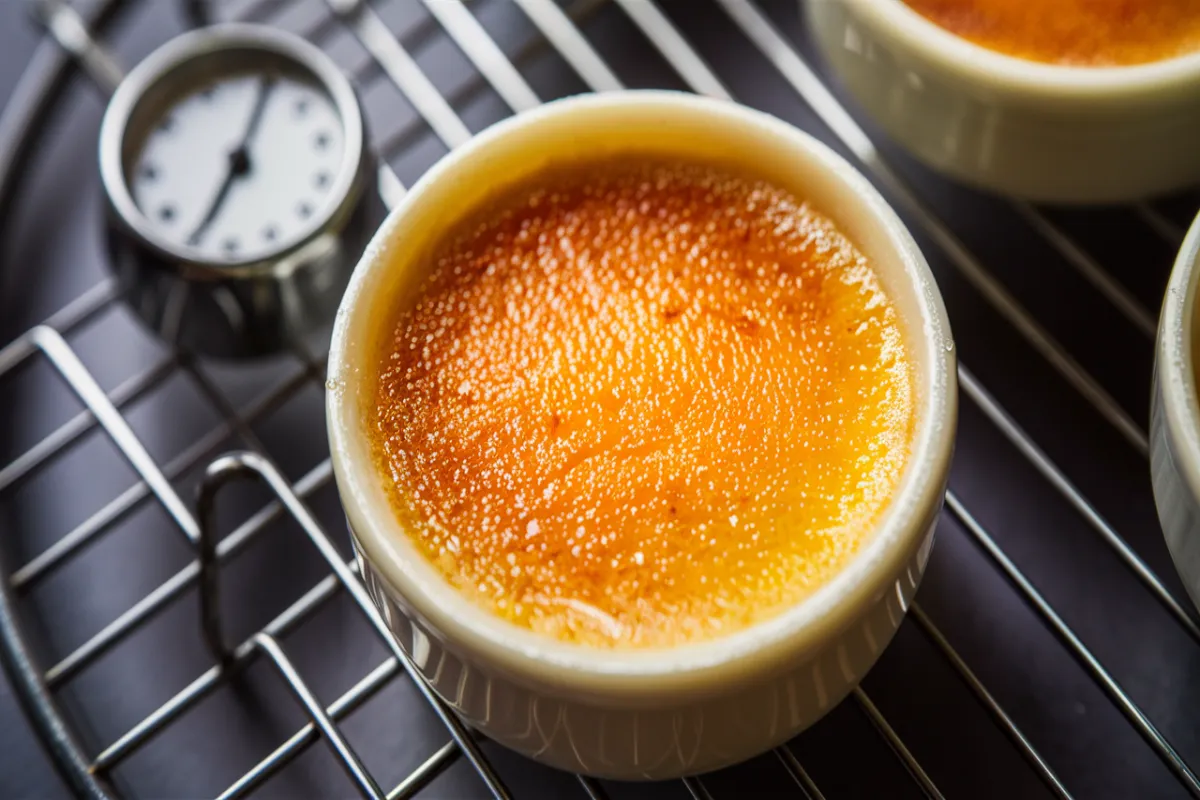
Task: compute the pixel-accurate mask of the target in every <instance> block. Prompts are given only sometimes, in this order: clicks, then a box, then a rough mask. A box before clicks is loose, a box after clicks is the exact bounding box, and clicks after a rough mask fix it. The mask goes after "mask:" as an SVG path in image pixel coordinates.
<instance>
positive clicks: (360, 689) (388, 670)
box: [217, 658, 458, 800]
mask: <svg viewBox="0 0 1200 800" xmlns="http://www.w3.org/2000/svg"><path fill="white" fill-rule="evenodd" d="M399 672H400V662H398V661H397V660H396V659H394V658H389V659H388V660H387V661H384V662H383V663H382V664H380V665H379V666H378V667H376V668H375V669H373V670H371V671H370V672H368V673H367V674H366V675H364V676H363V677H362V679H361V680H360V681H359V682H358V683H356V684H354V686H352V687H350V688H349V689H348V690H347V691H346V693H345V694H343V695H342V696H341V697H339V698H338V699H337V700H335V701H334V702H333V703H332V704H331V705H330V706H329V708H328V709H326V713H327V714H328V715H329V718H330V719H332V720H333V721H335V722H338V721H340V720H341V719H342V718H343V717H345V716H347V715H349V714H351V713H352V712H353V711H354V710H355V709H357V708H359V707H360V706H362V704H363V703H365V702H367V701H368V700H370V699H371V698H372V697H374V696H375V694H376V693H377V692H379V690H381V689H383V687H385V686H387V685H388V683H390V682H391V680H392V678H394V677H396V675H398V674H399ZM318 738H319V733H318V731H317V727H316V725H314V724H313V723H311V722H309V723H306V724H305V725H304V726H303V727H301V728H300V730H298V731H296V732H295V733H294V734H292V735H291V737H289V738H288V740H287V741H285V742H284V743H283V744H281V745H280V746H279V747H277V748H275V750H274V751H272V752H271V753H270V754H269V755H268V756H267V757H266V758H264V759H263V760H262V761H260V762H258V764H256V765H254V767H252V768H251V769H250V770H249V771H248V772H246V774H244V775H243V776H242V777H241V778H239V779H238V780H237V781H235V782H234V783H233V784H232V785H230V786H229V788H227V789H226V790H225V791H224V792H222V793H221V794H220V795H218V796H217V800H232V798H236V797H243V796H245V795H246V794H249V793H250V792H251V791H253V790H254V789H256V788H257V787H258V786H260V785H262V783H263V782H265V781H266V780H267V778H269V777H271V776H272V775H274V774H275V773H276V772H277V771H278V770H279V769H280V768H282V767H283V765H284V764H286V763H287V762H288V761H290V760H292V759H293V758H295V757H296V756H298V755H299V754H300V753H302V752H304V750H306V749H307V748H308V747H309V746H310V745H312V744H313V743H315V742H316V741H317V739H318ZM448 747H450V749H451V751H452V752H453V754H454V756H455V757H457V756H458V748H457V747H456V746H454V744H453V742H452V743H450V745H448ZM439 752H440V751H439ZM435 755H436V754H435ZM452 761H453V759H451V761H450V762H447V764H446V766H449V764H450V763H452ZM426 763H428V762H426ZM443 769H444V767H443ZM390 796H391V795H390V793H389V797H390Z"/></svg>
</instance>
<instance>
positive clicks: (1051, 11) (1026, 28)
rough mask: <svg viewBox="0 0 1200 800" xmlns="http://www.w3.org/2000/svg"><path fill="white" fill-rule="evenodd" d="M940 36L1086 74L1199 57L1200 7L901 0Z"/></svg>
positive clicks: (1148, 2) (1178, 2)
mask: <svg viewBox="0 0 1200 800" xmlns="http://www.w3.org/2000/svg"><path fill="white" fill-rule="evenodd" d="M905 2H906V3H907V4H908V5H910V6H912V8H914V9H915V10H916V11H917V12H919V13H920V14H921V15H922V16H924V17H926V18H928V19H929V20H931V21H932V22H935V23H936V24H938V25H940V26H941V27H943V28H945V29H946V30H948V31H950V32H951V33H954V34H956V35H958V36H961V37H962V38H964V39H967V40H969V41H972V42H974V43H975V44H978V45H981V46H983V47H986V48H988V49H989V50H995V51H997V52H1000V53H1005V54H1007V55H1010V56H1016V57H1018V58H1024V59H1027V60H1029V61H1042V62H1046V63H1049V64H1062V65H1072V66H1085V67H1107V66H1127V65H1130V64H1145V63H1149V62H1151V61H1161V60H1163V59H1167V58H1174V57H1176V56H1181V55H1185V54H1187V53H1191V52H1194V51H1196V50H1200V0H905Z"/></svg>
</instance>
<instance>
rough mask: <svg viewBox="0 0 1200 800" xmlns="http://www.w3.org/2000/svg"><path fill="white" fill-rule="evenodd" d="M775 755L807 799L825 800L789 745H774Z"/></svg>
mask: <svg viewBox="0 0 1200 800" xmlns="http://www.w3.org/2000/svg"><path fill="white" fill-rule="evenodd" d="M775 757H776V758H778V759H779V763H780V764H782V765H783V768H784V769H785V770H787V773H788V775H790V776H792V780H794V781H795V782H796V784H797V785H798V786H799V787H800V791H802V792H803V793H804V796H805V797H806V798H808V800H825V795H824V794H822V793H821V790H820V789H818V788H817V784H816V783H814V782H813V779H812V778H811V777H809V775H808V771H807V770H806V769H804V765H803V764H801V763H800V759H798V758H796V754H795V753H793V752H792V750H791V748H790V747H788V746H787V745H783V746H781V747H776V748H775Z"/></svg>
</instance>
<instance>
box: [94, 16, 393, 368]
mask: <svg viewBox="0 0 1200 800" xmlns="http://www.w3.org/2000/svg"><path fill="white" fill-rule="evenodd" d="M100 175H101V180H102V183H103V186H104V191H105V194H106V196H107V201H108V237H109V251H110V254H111V256H112V259H113V264H114V268H115V269H116V271H117V273H118V275H120V276H121V278H122V280H123V283H124V284H125V286H124V288H125V290H126V292H127V293H128V294H127V297H128V298H129V301H130V302H131V304H132V305H133V307H134V308H135V309H136V310H137V312H138V313H139V315H140V316H141V317H142V318H143V319H144V320H145V321H146V322H147V323H148V324H149V325H150V326H151V327H152V328H153V329H154V330H155V331H156V332H157V333H158V334H159V335H160V336H162V337H163V338H164V339H166V340H168V341H169V342H171V343H173V344H177V345H179V346H180V347H183V348H184V349H186V350H189V351H193V352H198V353H202V354H207V355H215V356H226V357H237V356H255V355H264V354H267V353H271V352H274V351H277V350H279V349H282V348H284V347H287V346H289V344H290V343H291V342H293V341H296V340H303V339H305V338H306V337H308V336H309V335H311V334H313V333H315V332H318V331H321V330H323V329H325V328H326V326H327V323H328V322H329V320H330V319H331V318H332V315H333V313H334V312H335V311H336V308H337V303H338V301H339V299H340V297H341V294H342V290H343V289H344V288H345V285H346V281H347V280H348V278H349V274H350V272H351V270H352V269H353V267H354V264H355V262H356V261H357V259H358V256H359V255H360V253H361V251H362V248H363V247H364V246H365V244H366V242H367V240H368V238H369V237H370V235H371V233H372V232H373V231H374V229H375V227H376V226H377V225H378V223H379V221H380V219H381V218H382V216H383V208H382V203H381V201H380V200H379V195H378V191H377V186H376V185H375V182H376V173H375V170H374V160H373V158H372V157H371V154H370V152H369V151H368V148H367V147H366V136H365V131H364V125H363V118H362V112H361V110H360V108H359V105H358V100H357V98H356V96H355V94H354V90H353V88H352V87H351V86H350V83H349V81H348V80H347V79H346V78H345V76H344V75H342V73H341V71H340V70H339V69H338V68H337V66H336V65H335V64H334V63H333V62H332V61H330V59H329V58H328V57H327V56H326V55H325V54H323V53H322V52H321V51H320V50H318V49H317V48H315V47H313V46H312V45H310V44H309V43H308V42H306V41H304V40H303V39H300V38H299V37H295V36H292V35H290V34H286V33H283V32H280V31H277V30H273V29H269V28H264V27H260V26H255V25H221V26H214V27H211V28H204V29H200V30H197V31H194V32H191V33H188V34H185V35H183V36H180V37H178V38H176V39H174V40H172V41H170V42H168V43H167V44H166V45H164V46H162V47H161V48H159V49H158V50H156V51H155V52H154V53H153V54H151V55H150V56H149V57H148V58H146V60H144V61H143V62H142V63H141V64H139V65H138V66H137V67H136V68H135V69H134V70H133V71H132V72H130V73H129V75H128V76H127V77H126V78H125V80H124V81H122V83H121V84H120V86H119V87H118V88H117V91H116V92H115V93H114V95H113V97H112V100H111V101H110V103H109V106H108V109H107V111H106V112H105V115H104V120H103V123H102V125H101V131H100Z"/></svg>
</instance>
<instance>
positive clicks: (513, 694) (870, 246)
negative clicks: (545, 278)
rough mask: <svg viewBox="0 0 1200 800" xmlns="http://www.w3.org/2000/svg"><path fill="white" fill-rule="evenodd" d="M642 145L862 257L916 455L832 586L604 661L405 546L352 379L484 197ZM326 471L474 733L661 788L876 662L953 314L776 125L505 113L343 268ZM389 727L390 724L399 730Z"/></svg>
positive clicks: (692, 110)
mask: <svg viewBox="0 0 1200 800" xmlns="http://www.w3.org/2000/svg"><path fill="white" fill-rule="evenodd" d="M620 152H636V153H640V154H661V155H664V156H668V157H670V156H677V157H689V158H698V159H710V160H714V161H720V162H722V163H726V164H732V165H734V166H741V167H743V168H745V169H747V170H750V171H752V172H754V173H758V174H761V175H764V176H768V177H771V178H773V179H774V181H775V182H777V183H778V184H779V185H781V186H783V187H785V188H788V189H790V190H792V191H794V192H796V193H797V194H799V195H801V196H803V197H806V198H808V199H810V200H811V201H812V202H813V204H814V206H815V207H816V208H817V209H819V210H821V211H822V212H824V213H826V214H827V215H829V216H830V217H831V218H832V219H833V220H834V222H835V223H836V224H837V225H838V226H839V228H840V229H841V230H842V231H843V232H844V233H845V234H846V235H847V236H849V237H850V239H851V240H852V241H854V242H855V243H856V244H857V246H858V247H859V248H860V249H861V250H862V251H863V252H864V253H865V254H866V255H867V256H868V257H869V258H871V259H872V261H873V263H874V265H875V267H876V269H877V271H878V273H879V275H880V278H881V280H882V282H883V284H884V285H885V287H886V289H887V291H888V292H889V294H890V296H891V297H892V298H893V300H894V302H895V303H896V306H897V309H898V311H899V312H900V315H901V318H902V322H903V326H904V329H905V333H906V335H907V340H908V342H909V346H910V350H911V354H912V358H913V362H914V364H915V369H916V373H917V374H916V380H915V384H916V386H917V389H918V411H917V413H918V420H917V425H916V429H915V434H914V438H913V441H912V453H911V457H910V459H909V462H908V464H907V465H906V467H905V469H904V471H903V475H902V477H901V481H900V484H899V486H898V487H897V489H896V492H895V495H894V497H893V499H892V502H891V504H890V506H889V507H888V509H887V510H886V511H885V512H884V515H883V518H882V519H881V521H880V523H879V526H878V529H877V530H876V532H875V534H874V535H873V537H872V538H871V539H870V540H869V541H868V542H867V543H866V544H865V545H864V546H863V549H862V551H861V552H860V553H859V554H858V555H857V556H856V557H855V558H854V560H853V561H852V562H851V563H850V564H849V565H848V566H847V567H846V568H845V569H844V570H843V571H842V572H841V573H840V574H838V575H837V576H835V577H834V579H833V580H832V581H830V582H829V583H828V584H827V585H825V586H824V587H822V588H821V589H820V590H818V591H817V592H816V593H815V594H814V595H813V596H811V597H809V598H808V599H806V600H805V601H804V602H802V603H800V604H798V605H797V606H795V607H793V608H791V609H788V610H786V611H785V612H783V613H782V614H780V615H779V616H778V617H775V618H773V619H771V620H769V621H766V622H764V623H761V624H758V625H755V626H753V627H750V628H748V629H745V630H743V631H740V632H737V633H734V634H731V635H729V636H727V637H723V638H721V639H719V640H715V641H710V642H703V643H697V644H691V645H687V646H682V647H676V648H670V649H655V650H602V649H594V648H588V647H584V646H580V645H576V644H568V643H564V642H559V641H556V640H552V639H549V638H547V637H544V636H541V635H538V634H535V633H533V632H532V631H529V630H527V629H525V628H521V627H518V626H516V625H513V624H512V623H509V622H507V621H505V620H502V619H500V618H498V617H496V616H494V615H492V614H490V613H488V612H487V611H485V610H483V609H482V608H480V607H478V606H476V605H474V604H472V603H471V602H469V601H467V600H466V599H465V598H463V597H462V596H461V595H459V594H458V593H457V592H456V591H455V590H454V588H453V587H452V586H451V585H450V583H449V582H448V581H446V579H445V578H444V577H443V576H442V574H441V573H440V572H439V571H438V570H437V569H436V568H435V567H434V566H433V565H431V564H430V563H429V562H428V561H427V560H426V559H425V558H424V557H423V556H422V555H421V553H420V551H419V550H418V548H417V547H416V546H415V545H414V544H413V543H412V541H411V540H410V539H409V538H408V536H407V534H406V533H405V531H404V529H403V528H402V527H401V525H400V523H399V521H398V520H397V518H396V516H395V514H394V513H393V511H392V508H391V506H390V504H389V499H388V494H387V488H386V486H385V484H384V479H383V477H382V476H381V475H380V474H379V473H378V471H377V470H376V468H375V466H374V460H373V458H372V452H371V444H370V441H369V439H368V435H367V432H366V430H365V425H366V424H367V422H366V419H365V414H364V413H363V408H364V406H363V405H362V403H364V402H368V401H367V400H364V398H363V395H365V394H366V393H365V392H360V389H361V387H362V385H363V384H364V383H365V382H366V381H367V380H369V377H368V376H370V375H371V374H372V373H373V371H374V370H375V369H376V365H375V364H374V363H373V360H374V359H375V358H376V357H377V356H376V354H377V352H378V349H377V344H378V342H379V339H380V337H381V336H387V335H390V331H389V330H385V329H384V327H385V323H384V322H383V320H386V319H387V318H388V317H389V315H388V314H387V313H386V307H388V306H389V305H391V304H394V303H395V302H398V300H397V298H401V300H400V301H403V298H405V297H411V296H412V292H413V290H414V289H415V287H416V285H417V283H418V281H419V279H420V277H421V270H422V269H423V265H424V264H426V263H428V260H427V259H426V258H425V256H427V255H428V254H429V253H430V251H431V248H433V247H435V246H436V245H437V244H438V242H439V239H440V238H441V237H442V236H443V235H444V233H445V231H446V230H447V229H448V228H449V227H450V226H451V225H453V224H454V223H455V222H456V221H457V220H459V219H461V218H462V216H463V215H464V214H465V213H467V212H469V211H470V210H471V209H473V208H475V207H477V206H478V204H479V203H480V202H481V201H482V200H483V199H484V198H485V197H486V196H487V195H488V194H490V193H492V192H494V191H495V189H496V187H498V186H503V185H505V184H506V183H510V182H512V181H515V180H519V179H520V178H522V177H524V176H527V175H530V174H531V173H535V172H536V171H538V170H540V169H541V168H543V167H544V166H545V165H547V164H549V163H559V164H561V163H563V162H569V161H571V160H578V159H583V158H592V157H596V156H599V155H603V154H605V153H620ZM329 380H330V381H331V384H332V385H331V391H329V392H328V406H327V410H328V424H329V436H330V445H331V450H332V458H333V468H334V474H335V476H336V480H337V485H338V489H339V491H340V493H341V498H342V502H343V505H344V506H345V510H346V515H347V518H348V521H349V524H350V527H351V530H352V534H353V539H354V543H355V547H356V549H357V552H358V553H359V559H360V563H361V566H362V571H363V575H364V577H365V580H366V582H367V586H368V587H369V589H370V592H371V595H372V597H373V598H374V599H375V602H376V603H377V604H378V606H379V608H380V609H381V611H382V613H383V616H384V618H385V619H386V620H387V623H388V625H389V626H390V627H391V629H392V631H393V632H394V633H395V635H396V638H397V639H398V641H399V643H400V644H401V646H402V647H403V648H404V649H405V651H406V652H408V653H409V654H410V656H411V657H412V659H413V661H414V662H415V663H416V664H417V666H418V667H419V668H420V670H421V672H422V673H423V674H424V675H425V677H426V678H427V679H428V680H429V682H430V683H431V684H432V686H433V687H434V689H435V690H436V691H437V692H438V694H439V695H441V696H442V697H443V698H444V699H445V700H446V701H447V702H448V703H449V704H450V705H452V706H453V707H454V708H455V709H457V710H458V711H459V713H461V714H462V716H463V717H464V718H465V719H466V720H467V721H468V722H470V723H471V724H472V725H474V726H475V727H476V728H478V729H479V730H481V731H482V732H483V733H485V734H486V735H488V736H490V737H491V738H493V739H495V740H496V741H498V742H500V743H502V744H504V745H507V746H508V747H510V748H512V749H514V750H517V751H519V752H521V753H524V754H526V755H528V756H531V757H533V758H536V759H539V760H541V761H544V762H546V763H549V764H552V765H554V766H556V767H561V768H564V769H568V770H572V771H577V772H582V773H585V774H590V775H597V776H605V777H613V778H625V779H637V778H655V779H657V778H669V777H676V776H679V775H683V774H692V773H697V772H704V771H707V770H712V769H716V768H718V767H721V766H724V765H727V764H730V763H733V762H737V761H741V760H744V759H747V758H749V757H751V756H754V755H756V754H758V753H760V752H763V751H765V750H767V749H769V748H770V747H772V746H774V745H777V744H779V743H781V742H783V741H785V740H787V739H789V738H790V737H792V736H794V735H795V734H796V733H798V732H799V731H801V730H803V729H804V728H806V727H808V726H809V725H811V724H812V723H813V722H815V721H816V720H818V719H819V718H820V717H821V716H823V715H824V714H825V713H826V712H827V711H828V710H829V709H830V708H832V707H833V706H834V705H836V704H837V703H838V701H840V700H841V699H842V698H843V697H844V696H845V695H846V694H847V693H848V692H849V691H850V690H851V689H852V688H853V687H854V686H855V685H856V684H857V683H858V681H859V680H860V679H861V678H862V677H863V675H864V674H865V673H866V672H867V670H869V669H870V668H871V666H872V665H873V664H874V663H875V660H876V659H877V658H878V656H879V654H880V652H882V650H883V648H884V647H885V646H886V645H887V644H888V642H889V641H890V640H891V638H892V635H893V633H894V632H895V631H896V628H897V627H898V626H899V624H900V622H901V620H902V619H903V616H904V613H905V611H906V609H907V607H908V604H909V602H910V600H911V599H912V596H913V594H914V593H915V592H916V589H917V586H918V584H919V582H920V580H921V576H922V573H923V571H924V568H925V563H926V560H927V558H928V556H929V550H930V547H931V545H932V541H933V527H934V523H935V520H936V518H937V514H938V511H939V509H940V507H941V503H942V498H943V494H944V490H945V484H946V478H947V472H948V469H949V464H950V456H951V450H952V443H953V437H954V428H955V418H956V417H955V415H956V409H957V400H956V397H957V395H956V386H957V384H956V377H955V361H954V354H953V347H952V343H951V338H950V330H949V327H948V324H947V320H946V314H945V309H944V308H943V305H942V301H941V297H940V295H939V294H938V290H937V287H936V286H935V284H934V281H933V278H932V276H931V275H930V272H929V269H928V267H927V265H926V263H925V260H924V258H923V257H922V256H921V254H920V252H919V251H918V250H917V247H916V245H915V244H914V242H913V240H912V238H911V237H910V236H909V234H908V233H907V231H906V230H905V229H904V227H903V225H902V223H901V222H900V220H899V219H898V218H897V217H896V215H895V214H894V213H893V212H892V211H891V209H889V208H888V207H887V205H886V204H885V203H884V201H883V199H882V198H881V197H880V196H879V194H878V193H877V192H876V191H875V190H874V189H873V188H872V187H871V185H870V184H869V183H867V181H866V180H865V179H864V178H863V177H862V176H861V175H859V174H858V173H857V172H856V171H855V170H854V169H853V168H852V167H851V166H850V165H849V164H847V163H846V162H845V161H844V160H843V159H841V158H840V157H838V156H837V155H835V154H834V153H833V152H832V151H830V150H829V149H828V148H826V147H825V146H823V145H821V144H820V143H819V142H817V141H815V140H814V139H812V138H811V137H809V136H807V135H805V134H803V133H801V132H800V131H798V130H796V129H794V128H792V127H791V126H789V125H787V124H785V123H783V122H780V121H779V120H777V119H774V118H773V117H769V116H767V115H765V114H761V113H758V112H755V111H751V110H749V109H746V108H743V107H740V106H737V105H734V104H732V103H725V102H719V101H712V100H705V99H701V98H697V97H694V96H690V95H683V94H677V93H671V92H629V93H613V94H605V95H591V96H584V97H579V98H573V99H569V100H563V101H558V102H555V103H551V104H549V105H546V106H543V107H541V108H540V109H538V110H536V111H532V112H528V113H525V114H521V115H519V116H517V117H515V118H513V119H510V120H507V121H505V122H502V123H500V124H498V125H496V126H494V127H492V128H490V129H489V130H487V131H485V132H484V133H483V134H481V135H479V136H477V137H476V138H474V139H473V140H471V141H470V142H469V143H468V144H466V145H464V146H463V147H461V148H459V149H457V150H455V151H454V152H452V153H451V154H450V155H448V156H447V157H446V158H444V159H443V160H442V161H441V162H440V163H439V164H438V165H437V166H435V167H434V168H433V169H432V170H430V171H429V172H428V173H427V174H426V175H425V177H423V178H422V179H421V181H420V182H419V183H418V184H417V185H416V186H415V187H413V188H412V189H411V191H409V193H408V194H407V196H406V197H405V198H404V200H403V202H402V203H401V204H400V205H399V206H398V207H397V208H396V209H395V210H394V211H393V212H392V214H391V215H390V216H389V218H388V219H387V221H386V222H385V223H384V225H383V227H382V228H381V229H380V231H379V232H378V234H377V235H376V236H375V238H374V240H373V242H372V244H371V245H370V246H369V248H368V250H367V253H366V254H365V255H364V256H363V259H362V261H361V262H360V263H359V265H358V267H357V268H356V270H355V273H354V276H353V278H352V280H351V283H350V288H349V290H348V292H347V294H346V296H345V298H344V300H343V302H342V306H341V308H340V310H339V313H338V317H337V322H336V325H335V330H334V335H333V343H332V349H331V352H330V358H329ZM397 725H398V726H399V725H401V723H400V722H397Z"/></svg>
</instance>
